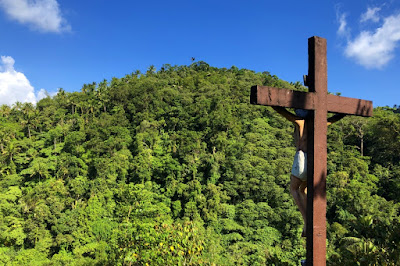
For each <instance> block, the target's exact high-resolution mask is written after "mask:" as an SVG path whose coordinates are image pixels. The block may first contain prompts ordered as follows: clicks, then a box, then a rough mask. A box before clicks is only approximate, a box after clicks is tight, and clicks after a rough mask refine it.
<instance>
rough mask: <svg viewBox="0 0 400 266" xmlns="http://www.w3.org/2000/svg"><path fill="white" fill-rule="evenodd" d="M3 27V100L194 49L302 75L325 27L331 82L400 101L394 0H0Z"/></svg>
mask: <svg viewBox="0 0 400 266" xmlns="http://www.w3.org/2000/svg"><path fill="white" fill-rule="evenodd" d="M0 33H1V43H0V56H1V59H0V104H4V103H6V104H12V103H14V102H15V101H21V102H24V101H31V102H35V101H37V100H38V99H40V98H41V97H43V96H44V95H45V94H44V91H47V92H48V93H49V94H50V95H51V94H53V93H54V92H56V91H57V89H58V88H63V89H65V90H66V91H79V90H80V89H81V88H82V85H83V84H85V83H91V82H101V81H102V80H103V79H107V80H110V79H111V78H112V77H123V76H125V75H126V74H130V73H132V72H134V71H135V70H137V69H139V70H141V71H146V69H147V68H148V67H149V66H150V65H155V66H156V68H157V69H159V68H160V67H161V65H162V64H172V65H189V64H190V63H191V57H195V58H196V61H200V60H201V61H205V62H207V63H208V64H210V65H212V66H216V67H227V68H229V67H231V66H233V65H234V66H237V67H239V68H247V69H251V70H255V71H257V72H262V71H269V72H270V73H271V74H274V75H277V76H278V77H279V78H281V79H284V80H287V81H293V82H296V81H301V80H302V76H303V75H304V74H307V39H308V38H309V37H311V36H320V37H324V38H326V39H327V41H328V89H329V91H331V92H340V93H342V95H343V96H347V97H354V98H362V99H367V100H372V101H373V102H374V106H386V105H388V106H390V107H392V106H393V105H394V104H397V105H400V90H399V88H400V85H399V84H400V71H399V70H400V3H399V1H394V0H393V1H392V0H388V1H379V0H367V1H344V0H343V1H330V0H326V1H321V0H318V1H317V0H307V1H298V0H296V1H295V0H281V1H266V0H264V1H261V0H258V1H253V0H248V1H218V0H214V1H209V0H201V1H200V0H196V1H195V0H185V1H158V0H153V1H132V0H130V1H128V0H125V1H122V0H114V1H105V0H83V1H82V0H0ZM249 90H250V88H249Z"/></svg>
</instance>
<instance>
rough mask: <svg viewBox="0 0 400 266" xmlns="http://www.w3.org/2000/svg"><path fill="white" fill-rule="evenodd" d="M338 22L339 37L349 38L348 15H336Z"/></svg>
mask: <svg viewBox="0 0 400 266" xmlns="http://www.w3.org/2000/svg"><path fill="white" fill-rule="evenodd" d="M336 16H337V20H338V22H339V29H338V30H337V34H338V35H339V36H344V37H348V35H349V29H348V28H347V21H346V16H347V15H346V14H344V13H343V14H340V15H339V14H336Z"/></svg>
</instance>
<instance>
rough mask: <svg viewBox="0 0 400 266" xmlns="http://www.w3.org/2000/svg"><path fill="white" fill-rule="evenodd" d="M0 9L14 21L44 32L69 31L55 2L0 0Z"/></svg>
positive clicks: (43, 0) (45, 0)
mask: <svg viewBox="0 0 400 266" xmlns="http://www.w3.org/2000/svg"><path fill="white" fill-rule="evenodd" d="M0 7H2V8H3V9H4V11H5V12H6V13H7V14H8V15H9V16H10V17H11V18H12V19H14V20H16V21H18V22H19V23H22V24H27V25H29V26H31V27H32V28H34V29H37V30H40V31H44V32H56V33H60V32H63V31H69V30H70V29H71V28H70V26H69V25H68V23H67V21H66V20H65V19H64V18H63V17H62V16H61V12H60V8H59V5H58V2H57V0H0Z"/></svg>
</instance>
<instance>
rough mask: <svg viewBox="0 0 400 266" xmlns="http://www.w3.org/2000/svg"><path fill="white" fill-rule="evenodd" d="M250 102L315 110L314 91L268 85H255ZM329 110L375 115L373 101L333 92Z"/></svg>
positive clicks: (350, 113) (329, 96)
mask: <svg viewBox="0 0 400 266" xmlns="http://www.w3.org/2000/svg"><path fill="white" fill-rule="evenodd" d="M250 102H251V103H252V104H259V105H267V106H281V107H288V108H301V109H307V110H315V95H314V93H309V92H303V91H293V90H288V89H280V88H274V87H268V86H253V87H252V88H251V94H250ZM327 110H328V112H330V113H341V114H347V115H357V116H365V117H368V116H372V115H373V107H372V102H371V101H367V100H361V99H355V98H348V97H342V96H337V95H333V94H328V95H327Z"/></svg>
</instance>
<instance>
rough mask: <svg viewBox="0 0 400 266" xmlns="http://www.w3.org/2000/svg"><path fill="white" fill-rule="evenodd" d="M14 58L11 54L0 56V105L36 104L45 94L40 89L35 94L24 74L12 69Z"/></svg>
mask: <svg viewBox="0 0 400 266" xmlns="http://www.w3.org/2000/svg"><path fill="white" fill-rule="evenodd" d="M14 63H15V61H14V59H13V58H12V57H11V56H1V61H0V105H1V104H7V105H12V104H13V103H15V102H17V101H18V102H31V103H33V104H36V102H37V101H39V100H40V99H42V98H45V97H46V96H47V93H46V92H45V90H44V89H41V90H40V91H39V93H38V94H37V96H36V95H35V90H34V88H33V87H32V85H31V84H30V82H29V80H28V79H27V78H26V76H25V75H24V74H23V73H21V72H18V71H16V70H15V69H14Z"/></svg>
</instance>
